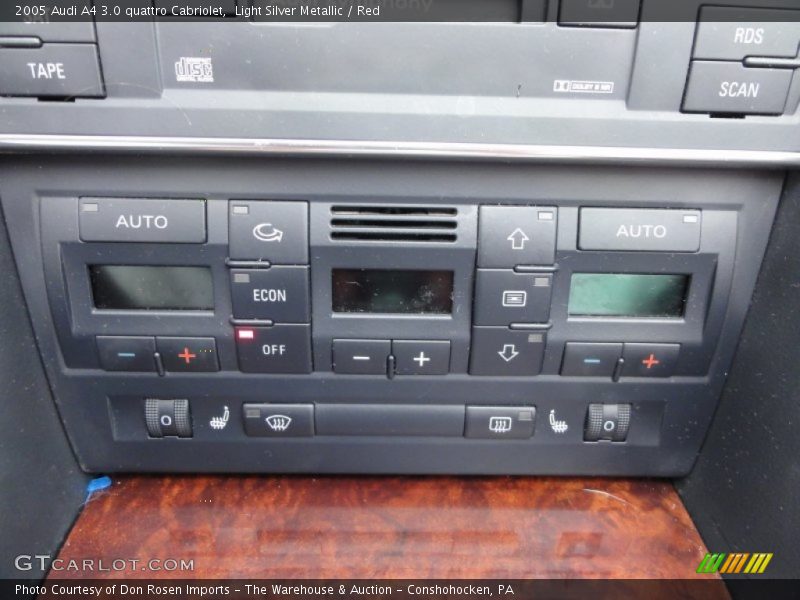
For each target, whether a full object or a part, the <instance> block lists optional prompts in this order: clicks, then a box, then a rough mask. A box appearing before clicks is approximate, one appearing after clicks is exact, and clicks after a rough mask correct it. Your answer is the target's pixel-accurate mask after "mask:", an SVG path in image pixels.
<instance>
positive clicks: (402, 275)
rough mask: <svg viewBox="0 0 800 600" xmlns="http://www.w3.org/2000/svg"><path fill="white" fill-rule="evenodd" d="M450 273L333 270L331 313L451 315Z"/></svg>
mask: <svg viewBox="0 0 800 600" xmlns="http://www.w3.org/2000/svg"><path fill="white" fill-rule="evenodd" d="M452 310H453V272H452V271H389V270H372V269H334V270H333V311H334V312H339V313H384V314H386V313H394V314H438V315H441V314H450V313H451V312H452Z"/></svg>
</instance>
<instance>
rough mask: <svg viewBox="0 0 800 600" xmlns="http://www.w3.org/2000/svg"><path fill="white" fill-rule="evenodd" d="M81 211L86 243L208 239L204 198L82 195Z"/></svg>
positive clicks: (83, 237)
mask: <svg viewBox="0 0 800 600" xmlns="http://www.w3.org/2000/svg"><path fill="white" fill-rule="evenodd" d="M78 210H79V226H80V235H81V240H83V241H84V242H151V243H170V244H192V243H194V244H202V243H204V242H205V241H206V203H205V201H204V200H171V199H170V200H167V199H155V198H81V200H80V205H79V209H78Z"/></svg>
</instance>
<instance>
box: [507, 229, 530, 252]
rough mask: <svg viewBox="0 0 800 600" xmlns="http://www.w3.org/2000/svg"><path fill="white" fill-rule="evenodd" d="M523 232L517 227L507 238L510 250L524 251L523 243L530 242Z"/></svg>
mask: <svg viewBox="0 0 800 600" xmlns="http://www.w3.org/2000/svg"><path fill="white" fill-rule="evenodd" d="M530 239H531V238H529V237H528V236H527V235H525V232H524V231H522V229H520V228H519V227H517V228H516V229H515V230H514V232H513V233H512V234H511V235H510V236H508V240H509V241H510V242H511V249H512V250H524V249H525V242H527V241H528V240H530Z"/></svg>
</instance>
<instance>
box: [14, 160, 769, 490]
mask: <svg viewBox="0 0 800 600" xmlns="http://www.w3.org/2000/svg"><path fill="white" fill-rule="evenodd" d="M223 163H224V164H223V165H222V166H224V167H225V168H221V167H220V164H219V163H217V162H214V163H213V164H214V165H215V168H213V169H211V168H205V167H208V165H210V164H211V163H206V162H205V161H203V160H201V159H192V160H189V159H186V160H176V161H175V163H174V164H170V165H160V164H156V163H151V164H147V163H144V164H142V163H136V165H138V166H133V165H134V163H133V162H130V163H125V164H127V165H129V166H128V168H127V169H120V168H118V167H119V165H118V164H117V163H116V162H115V161H108V162H107V164H103V162H102V161H100V162H99V163H98V162H97V161H92V162H91V164H89V163H87V164H82V163H81V162H80V161H78V164H77V165H76V164H73V163H70V164H67V163H66V162H62V161H61V160H58V159H56V158H53V159H52V160H51V164H50V166H49V169H48V172H52V173H53V174H54V176H56V175H57V181H58V182H59V184H58V186H57V187H54V188H52V189H42V188H41V181H40V179H39V178H38V174H39V173H40V170H39V169H38V168H36V167H35V166H32V165H30V164H27V163H25V161H22V162H21V164H20V165H18V166H17V168H16V169H15V170H14V171H13V173H11V174H10V176H9V177H8V178H6V181H7V182H9V181H10V182H13V183H14V186H11V187H8V185H6V187H4V188H3V195H2V199H3V202H4V210H5V214H6V218H7V220H8V222H9V231H10V232H11V235H12V241H13V243H14V247H15V257H16V259H17V261H18V267H19V271H20V274H21V277H22V281H23V284H24V285H25V293H26V299H27V302H28V303H29V305H30V307H31V314H32V315H33V317H34V319H33V323H34V327H35V328H36V329H37V339H38V340H39V342H40V344H41V348H42V354H43V358H44V360H45V365H46V366H47V369H48V372H49V375H50V381H51V382H52V384H53V389H54V394H55V396H56V398H57V401H58V403H59V409H60V410H61V412H62V414H63V415H64V417H65V424H66V427H67V428H68V430H69V431H70V437H71V439H72V440H73V441H74V444H75V448H76V453H77V455H78V456H79V457H80V458H81V461H82V464H83V465H84V467H85V468H86V469H87V470H102V471H105V472H109V471H114V470H139V471H141V470H148V471H149V470H152V471H218V472H225V471H256V472H269V471H273V472H274V471H285V472H395V473H396V472H406V473H436V472H438V473H444V472H452V473H559V474H566V473H602V474H643V475H660V474H661V475H663V474H676V473H679V472H683V471H685V470H686V469H688V468H689V466H690V465H691V462H692V460H693V456H694V452H695V451H696V449H697V448H698V447H699V444H700V443H701V441H702V437H703V434H704V428H705V427H706V426H707V424H708V422H709V420H710V418H711V416H712V415H713V410H714V406H715V402H716V397H717V394H718V392H719V389H720V386H721V384H722V382H723V381H724V371H725V365H726V364H727V362H728V361H729V360H730V359H731V358H732V356H731V355H732V350H733V348H735V343H734V342H735V340H736V335H738V328H739V327H741V324H742V319H743V316H744V314H745V309H746V306H747V302H748V300H749V294H750V293H751V290H752V286H753V285H754V282H755V276H756V274H757V272H758V261H759V257H760V256H761V254H760V253H761V252H762V251H763V247H764V244H765V243H766V239H767V235H766V233H767V231H768V230H769V225H770V222H769V219H768V218H765V217H764V207H765V206H767V207H768V208H769V209H770V210H773V209H774V206H775V202H776V198H777V193H778V190H779V189H780V178H779V177H777V176H776V175H774V174H763V173H754V172H745V171H742V172H736V173H733V172H724V173H723V172H715V171H697V172H692V173H691V176H689V175H688V174H687V173H683V172H678V171H674V170H658V169H648V170H645V171H643V172H636V171H630V170H625V169H614V168H610V167H609V168H605V169H598V168H594V169H591V170H581V169H578V168H571V169H566V168H562V169H546V168H543V167H542V168H532V167H531V168H528V169H519V170H518V169H512V168H511V167H510V166H508V165H505V166H503V165H494V166H492V165H485V164H481V165H479V164H472V165H470V168H469V169H462V168H458V167H457V166H456V165H437V166H431V165H427V166H424V168H423V165H421V164H406V165H395V166H394V167H393V168H392V169H391V170H389V171H386V170H384V171H382V176H381V177H377V176H375V175H374V173H373V172H372V171H371V167H370V165H369V163H364V164H361V165H360V167H358V168H356V166H357V165H356V163H354V164H348V165H344V164H342V165H334V164H332V163H331V164H329V163H325V162H315V163H311V165H313V166H308V167H306V168H301V167H300V165H299V163H294V162H285V163H280V164H271V163H269V162H267V163H265V164H261V163H258V164H256V162H252V163H248V162H245V163H243V164H238V163H237V162H235V161H230V162H225V161H223ZM359 164H360V163H359ZM212 173H213V174H214V176H213V177H212V176H211V174H212ZM453 175H458V176H457V177H455V178H453ZM598 177H599V179H598ZM442 178H444V179H442ZM445 179H446V180H447V181H448V182H450V183H449V184H448V185H449V186H450V187H449V188H448V189H451V191H453V193H451V194H448V195H446V196H443V195H442V194H441V192H437V191H436V190H441V189H443V188H442V187H441V185H442V181H444V180H445ZM498 181H502V182H503V185H502V186H500V185H498ZM453 182H458V184H457V185H456V184H454V183H453ZM598 182H601V183H598ZM603 182H608V184H609V185H608V186H607V187H605V186H604V185H603ZM698 182H701V183H702V185H698ZM453 185H456V188H453V187H452V186H453ZM132 190H135V193H133V192H132ZM609 190H615V192H614V194H611V193H610V192H609ZM620 190H623V191H624V193H619V191H620ZM501 191H502V193H500V192H501ZM753 198H758V203H757V204H756V203H753V202H752V199H753ZM31 199H33V200H31ZM31 240H38V241H39V242H40V243H37V244H32V243H31ZM745 250H746V251H745ZM35 289H40V290H45V292H46V293H44V294H42V293H39V294H37V293H36V292H35V291H34V290H35Z"/></svg>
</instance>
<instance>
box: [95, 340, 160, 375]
mask: <svg viewBox="0 0 800 600" xmlns="http://www.w3.org/2000/svg"><path fill="white" fill-rule="evenodd" d="M155 352H156V340H155V338H152V337H149V336H125V335H99V336H97V354H98V358H99V359H100V366H101V367H102V368H103V369H105V370H106V371H139V372H142V373H153V372H155V371H156V361H155Z"/></svg>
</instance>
